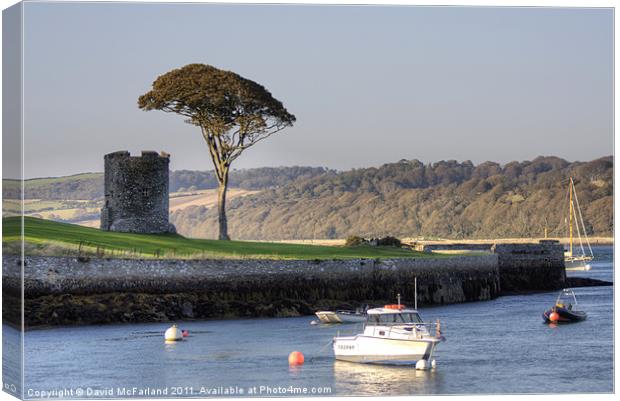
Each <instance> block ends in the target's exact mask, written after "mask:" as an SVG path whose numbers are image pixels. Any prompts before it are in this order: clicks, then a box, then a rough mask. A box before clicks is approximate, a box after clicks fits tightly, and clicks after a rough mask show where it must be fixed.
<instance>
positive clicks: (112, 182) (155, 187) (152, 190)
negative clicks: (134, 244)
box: [101, 151, 176, 234]
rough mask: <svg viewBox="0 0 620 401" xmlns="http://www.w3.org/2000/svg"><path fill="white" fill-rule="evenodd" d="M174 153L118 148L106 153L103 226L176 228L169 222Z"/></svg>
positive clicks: (110, 228)
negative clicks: (135, 152)
mask: <svg viewBox="0 0 620 401" xmlns="http://www.w3.org/2000/svg"><path fill="white" fill-rule="evenodd" d="M169 164H170V155H168V154H167V153H164V152H162V153H161V154H160V153H157V152H152V151H143V152H142V154H141V156H131V155H130V153H129V152H127V151H118V152H113V153H109V154H107V155H105V156H104V196H105V198H104V206H103V208H102V209H101V229H102V230H104V231H118V232H130V233H145V234H154V233H166V232H175V231H176V230H175V228H174V226H173V225H172V224H170V223H169V222H168V209H169V200H168V186H169V184H168V179H169V172H168V166H169Z"/></svg>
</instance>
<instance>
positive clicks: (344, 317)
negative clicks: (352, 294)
mask: <svg viewBox="0 0 620 401" xmlns="http://www.w3.org/2000/svg"><path fill="white" fill-rule="evenodd" d="M315 315H316V316H317V317H318V318H319V321H320V322H321V323H330V324H331V323H363V322H364V321H366V312H365V311H363V310H359V309H358V310H354V311H352V310H337V311H335V312H333V311H319V312H316V313H315Z"/></svg>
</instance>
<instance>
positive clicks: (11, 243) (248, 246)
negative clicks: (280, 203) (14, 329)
mask: <svg viewBox="0 0 620 401" xmlns="http://www.w3.org/2000/svg"><path fill="white" fill-rule="evenodd" d="M24 220H25V224H24V236H25V240H26V242H27V244H26V246H25V249H26V253H27V254H45V255H67V254H71V255H76V254H78V249H81V251H80V254H82V255H88V254H99V256H106V257H108V256H113V257H172V258H177V257H191V258H205V257H208V258H232V259H239V258H243V259H248V258H250V259H358V258H407V257H438V256H437V255H428V254H422V253H420V252H415V251H412V250H409V249H404V248H394V247H367V246H360V247H354V248H345V247H335V246H312V245H297V244H276V243H269V242H245V241H215V240H204V239H190V238H184V237H182V236H180V235H176V234H175V235H173V234H151V235H149V234H127V233H114V232H106V231H99V230H98V229H94V228H88V227H81V226H77V225H73V224H66V223H57V222H54V221H49V220H42V219H36V218H31V217H26V218H25V219H24ZM20 234H21V222H20V218H19V217H7V218H3V219H2V246H3V251H4V252H5V253H8V254H10V253H16V251H17V250H19V249H21V242H20Z"/></svg>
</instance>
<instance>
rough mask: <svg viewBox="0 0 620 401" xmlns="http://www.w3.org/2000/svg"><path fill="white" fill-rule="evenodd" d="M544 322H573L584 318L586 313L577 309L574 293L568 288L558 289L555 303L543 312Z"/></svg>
mask: <svg viewBox="0 0 620 401" xmlns="http://www.w3.org/2000/svg"><path fill="white" fill-rule="evenodd" d="M542 317H543V320H544V321H545V323H573V322H580V321H582V320H586V318H587V317H588V315H587V314H586V313H585V312H584V311H582V310H579V307H578V305H577V298H576V297H575V293H574V292H573V290H571V289H570V288H565V289H563V290H562V291H560V295H558V298H557V299H556V301H555V305H554V306H553V307H552V308H550V309H548V310H546V311H544V312H543V315H542Z"/></svg>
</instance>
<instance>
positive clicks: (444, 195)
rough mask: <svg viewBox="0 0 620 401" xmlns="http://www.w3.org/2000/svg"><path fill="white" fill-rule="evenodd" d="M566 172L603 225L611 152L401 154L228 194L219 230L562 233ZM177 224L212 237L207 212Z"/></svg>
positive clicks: (590, 222) (180, 215) (591, 227)
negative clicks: (526, 156)
mask: <svg viewBox="0 0 620 401" xmlns="http://www.w3.org/2000/svg"><path fill="white" fill-rule="evenodd" d="M570 176H573V177H574V179H575V185H576V190H577V194H578V196H579V197H578V199H579V202H580V204H581V208H582V212H583V217H584V219H585V220H586V230H587V232H588V233H589V234H591V235H599V236H606V235H612V232H613V198H612V195H613V159H612V158H611V157H605V158H601V159H598V160H594V161H591V162H585V163H583V162H574V163H569V162H567V161H565V160H562V159H559V158H556V157H539V158H537V159H535V160H533V161H525V162H512V163H508V164H506V165H505V166H501V165H499V164H497V163H493V162H486V163H482V164H480V165H477V166H475V165H474V164H473V163H471V162H463V163H458V162H456V161H440V162H437V163H433V164H423V163H421V162H420V161H418V160H410V161H408V160H401V161H400V162H397V163H391V164H385V165H383V166H381V167H378V168H364V169H356V170H352V171H347V172H341V173H334V172H326V173H325V174H322V175H319V176H316V177H312V178H308V179H299V180H296V181H293V182H291V183H290V184H288V185H286V186H284V187H281V188H277V189H270V190H266V191H263V192H261V193H260V194H256V195H252V196H247V197H243V198H239V199H236V200H234V201H232V202H231V203H230V206H229V211H228V214H229V228H230V232H231V235H232V236H233V238H238V239H265V240H268V239H269V240H277V239H308V238H344V237H347V236H349V235H361V236H366V237H368V236H383V235H395V236H399V237H417V236H426V237H442V238H501V237H531V236H534V237H536V236H542V235H543V232H544V228H545V224H547V225H548V229H549V235H550V236H553V235H557V236H565V235H566V232H565V227H566V226H565V217H567V215H568V211H567V208H568V200H567V188H568V178H569V177H570ZM171 220H172V222H173V223H174V224H175V225H176V227H177V229H178V230H179V232H181V233H183V234H184V235H190V236H195V237H208V238H214V237H215V236H216V227H217V224H216V213H215V211H214V210H208V209H207V208H204V207H193V208H186V209H184V210H181V211H179V212H175V213H172V215H171Z"/></svg>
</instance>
